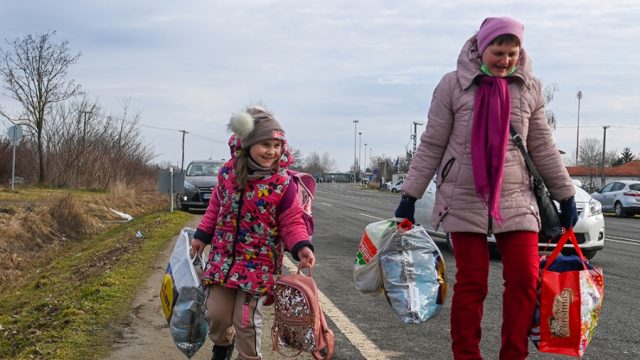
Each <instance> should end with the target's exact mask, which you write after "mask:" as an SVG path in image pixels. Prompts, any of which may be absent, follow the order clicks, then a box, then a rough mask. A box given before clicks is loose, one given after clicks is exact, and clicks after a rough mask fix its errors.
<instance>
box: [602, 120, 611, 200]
mask: <svg viewBox="0 0 640 360" xmlns="http://www.w3.org/2000/svg"><path fill="white" fill-rule="evenodd" d="M609 127H610V125H603V126H602V130H604V135H603V138H602V168H601V174H602V178H601V179H600V188H603V187H604V182H605V176H604V160H605V154H606V149H607V129H608V128H609Z"/></svg>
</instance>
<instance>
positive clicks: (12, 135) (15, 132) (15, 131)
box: [7, 125, 22, 144]
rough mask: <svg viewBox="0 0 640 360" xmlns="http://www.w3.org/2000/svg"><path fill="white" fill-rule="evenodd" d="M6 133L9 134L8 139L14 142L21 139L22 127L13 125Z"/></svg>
mask: <svg viewBox="0 0 640 360" xmlns="http://www.w3.org/2000/svg"><path fill="white" fill-rule="evenodd" d="M7 135H8V136H9V141H11V143H12V144H16V143H17V142H18V141H20V139H22V128H21V127H20V126H18V125H13V126H12V127H10V128H9V130H8V131H7Z"/></svg>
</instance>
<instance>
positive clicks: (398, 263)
mask: <svg viewBox="0 0 640 360" xmlns="http://www.w3.org/2000/svg"><path fill="white" fill-rule="evenodd" d="M380 268H381V270H382V279H383V284H384V290H385V296H386V297H387V300H389V303H390V304H391V307H392V308H393V310H394V311H395V312H396V314H397V315H398V316H399V317H400V319H401V320H402V321H403V322H404V323H406V324H419V323H421V322H424V321H427V320H429V319H431V318H432V317H434V316H435V315H436V314H437V313H438V312H439V311H440V309H441V308H442V305H443V303H444V300H445V298H446V294H447V281H446V278H445V265H444V260H443V258H442V254H441V253H440V250H439V249H438V246H437V245H436V244H435V242H434V241H433V240H432V239H431V237H430V236H429V234H427V231H426V230H425V229H424V228H423V227H422V226H413V227H412V228H411V229H409V230H406V229H403V226H402V225H400V226H398V228H397V231H395V232H394V233H393V234H392V236H391V240H390V241H389V242H388V243H387V244H386V246H385V247H384V248H383V249H382V250H381V254H380Z"/></svg>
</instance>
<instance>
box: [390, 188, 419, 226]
mask: <svg viewBox="0 0 640 360" xmlns="http://www.w3.org/2000/svg"><path fill="white" fill-rule="evenodd" d="M416 200H417V199H416V198H414V197H413V196H410V195H406V194H405V195H402V197H401V198H400V204H398V208H397V209H396V213H395V216H396V217H397V218H402V219H408V220H409V221H411V222H412V223H415V222H416V220H415V219H414V218H413V215H414V214H415V212H416Z"/></svg>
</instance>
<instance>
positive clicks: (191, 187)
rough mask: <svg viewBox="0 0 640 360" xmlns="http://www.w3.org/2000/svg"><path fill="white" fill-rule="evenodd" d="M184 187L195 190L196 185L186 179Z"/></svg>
mask: <svg viewBox="0 0 640 360" xmlns="http://www.w3.org/2000/svg"><path fill="white" fill-rule="evenodd" d="M184 188H185V189H187V190H195V189H196V186H195V185H193V184H192V183H190V182H188V181H185V182H184Z"/></svg>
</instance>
